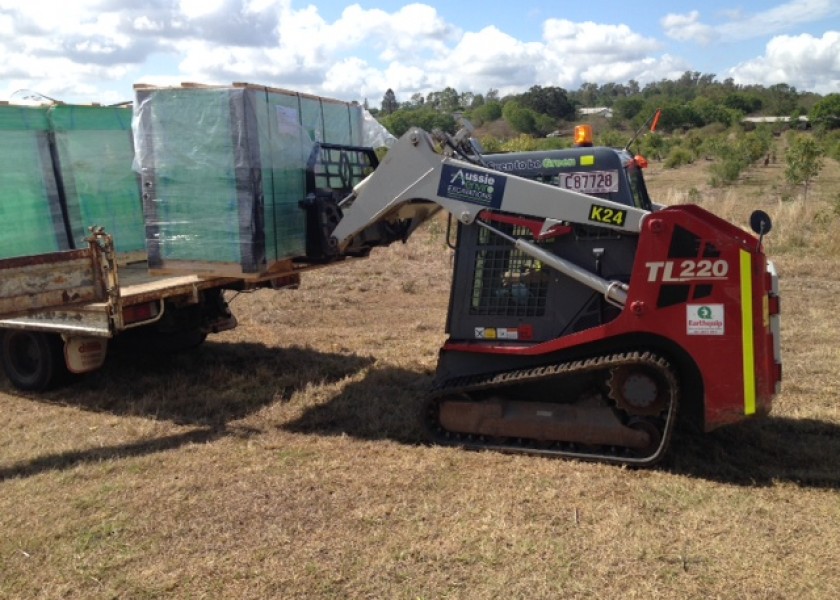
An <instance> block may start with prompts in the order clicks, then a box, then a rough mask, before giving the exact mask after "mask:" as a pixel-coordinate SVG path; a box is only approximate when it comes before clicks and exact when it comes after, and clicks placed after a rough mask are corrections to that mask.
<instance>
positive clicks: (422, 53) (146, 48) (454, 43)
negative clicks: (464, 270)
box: [0, 0, 840, 106]
mask: <svg viewBox="0 0 840 600" xmlns="http://www.w3.org/2000/svg"><path fill="white" fill-rule="evenodd" d="M687 70H690V71H699V72H702V73H714V74H715V75H716V76H717V78H718V79H719V80H721V81H722V80H723V79H726V78H728V77H731V78H733V79H734V80H735V82H736V83H741V84H752V83H756V84H761V85H773V84H775V83H788V84H790V85H793V86H794V87H796V88H797V89H799V90H801V91H814V92H817V93H820V94H827V93H834V92H840V1H838V0H787V1H776V2H774V1H773V0H770V1H765V2H757V1H755V0H749V1H745V2H737V0H736V2H734V3H733V2H720V1H718V0H706V1H705V2H697V1H696V0H695V1H683V0H673V1H671V2H668V3H655V4H654V3H651V5H648V6H646V5H643V4H642V3H640V2H627V1H626V0H625V1H622V2H617V1H612V0H608V1H601V2H557V1H555V2H548V1H545V0H520V1H517V2H512V1H509V2H500V1H498V0H485V1H482V2H477V1H472V0H467V1H458V2H456V1H452V0H448V1H446V2H441V1H429V2H418V3H409V2H399V1H387V2H386V1H383V0H378V1H362V2H358V3H352V2H346V1H342V2H340V1H336V0H329V1H317V2H313V3H306V2H301V1H298V0H149V1H147V2H142V1H138V0H73V1H68V0H64V1H57V0H27V1H26V2H21V1H20V0H0V100H3V99H9V98H11V99H13V100H14V99H19V98H21V97H24V96H26V93H25V92H20V91H19V90H31V91H34V92H37V93H40V94H43V95H46V96H50V97H53V98H57V99H60V100H64V101H67V102H102V103H111V102H119V101H124V100H131V98H132V96H133V91H132V84H134V83H137V82H143V83H151V84H157V85H171V84H177V83H180V82H183V81H192V82H200V83H216V84H226V83H231V82H233V81H247V82H252V83H259V84H265V85H272V86H276V87H285V88H290V89H295V90H300V91H306V92H311V93H316V94H321V95H325V96H332V97H337V98H341V99H344V100H359V101H362V100H364V99H368V100H369V102H370V103H371V104H372V105H373V106H377V105H378V103H379V101H380V100H381V98H382V95H383V94H384V92H385V90H386V89H387V88H389V87H390V88H392V89H394V91H395V92H396V93H397V96H398V98H399V99H401V100H404V99H408V98H409V97H411V96H412V95H413V94H418V93H419V94H423V95H425V94H427V93H429V92H430V91H436V90H440V89H443V88H444V87H446V86H451V87H454V88H455V89H457V90H458V91H460V92H464V91H472V92H475V93H484V92H486V91H487V90H488V89H491V88H493V89H498V90H500V92H501V93H502V94H505V93H515V92H518V91H524V90H526V89H527V88H528V87H530V86H532V85H543V86H546V85H558V86H561V87H564V88H566V89H570V90H574V89H578V88H579V87H580V85H581V84H583V83H585V82H592V83H599V84H603V83H608V82H617V83H625V82H627V81H629V80H630V79H634V80H636V81H638V82H640V83H641V84H645V83H647V82H650V81H655V80H659V79H663V78H668V79H674V78H677V77H679V76H680V74H682V73H683V72H684V71H687Z"/></svg>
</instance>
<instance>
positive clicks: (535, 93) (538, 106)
mask: <svg viewBox="0 0 840 600" xmlns="http://www.w3.org/2000/svg"><path fill="white" fill-rule="evenodd" d="M517 100H518V101H519V102H520V103H521V104H522V106H524V107H526V108H530V109H531V110H533V111H534V112H535V113H539V114H541V115H548V116H549V117H552V118H554V119H573V118H574V116H575V107H574V106H572V103H571V102H569V98H568V96H567V95H566V90H564V89H563V88H559V87H554V86H551V87H542V86H539V85H535V86H533V87H531V89H529V90H528V91H527V92H525V93H524V94H520V95H519V96H518V97H517Z"/></svg>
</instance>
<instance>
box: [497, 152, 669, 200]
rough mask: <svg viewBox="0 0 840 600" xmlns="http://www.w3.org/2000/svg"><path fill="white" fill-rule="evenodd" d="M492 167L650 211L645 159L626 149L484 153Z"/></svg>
mask: <svg viewBox="0 0 840 600" xmlns="http://www.w3.org/2000/svg"><path fill="white" fill-rule="evenodd" d="M484 160H485V161H486V162H487V164H489V165H490V166H491V167H493V168H494V169H498V170H499V171H503V172H505V173H510V174H512V175H518V176H519V177H526V178H528V179H533V180H536V181H540V182H542V183H548V184H550V185H555V186H557V187H561V188H564V189H569V190H573V191H576V192H581V193H583V194H589V195H591V196H596V197H598V198H603V199H605V200H612V201H613V202H618V203H620V204H626V205H627V206H635V207H636V208H641V209H644V210H651V207H652V204H653V203H652V202H651V200H650V196H648V192H647V187H646V186H645V180H644V177H643V175H642V169H643V168H644V167H645V166H646V164H647V163H646V162H645V159H644V158H642V157H634V156H632V155H631V154H630V153H629V152H628V151H626V150H622V149H617V148H605V147H598V146H596V147H577V148H567V149H562V150H544V151H538V152H512V153H509V154H487V155H485V156H484Z"/></svg>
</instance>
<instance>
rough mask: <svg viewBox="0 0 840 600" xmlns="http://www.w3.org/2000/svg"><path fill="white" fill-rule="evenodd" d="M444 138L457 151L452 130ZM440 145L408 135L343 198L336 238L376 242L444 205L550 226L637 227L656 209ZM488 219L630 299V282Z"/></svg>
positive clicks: (519, 243)
mask: <svg viewBox="0 0 840 600" xmlns="http://www.w3.org/2000/svg"><path fill="white" fill-rule="evenodd" d="M444 142H445V143H447V146H448V148H449V149H450V150H455V151H456V152H457V149H458V144H457V143H455V142H454V140H453V139H452V138H450V137H448V136H447V137H445V138H444ZM465 158H467V155H466V154H464V155H462V159H458V158H455V157H454V156H453V152H445V153H443V154H441V153H439V152H438V151H437V150H436V149H435V144H434V139H433V138H432V136H430V135H429V134H428V133H426V132H425V131H423V130H421V129H416V128H415V129H412V130H410V131H409V132H407V133H406V134H405V135H403V136H402V137H401V138H400V140H399V141H398V142H397V144H396V145H395V146H394V147H393V148H392V149H391V150H390V151H389V152H388V155H387V156H386V157H385V160H383V162H382V163H381V164H380V165H379V167H378V168H377V169H376V171H374V172H373V173H372V174H371V175H369V176H368V177H367V178H366V179H364V180H363V181H362V182H360V183H359V184H358V185H357V186H356V187H355V188H354V190H353V193H352V194H351V195H350V196H349V197H347V198H346V199H345V200H343V201H342V202H341V204H340V207H341V208H342V218H341V220H340V221H339V222H338V224H337V226H336V227H335V229H334V230H333V233H332V235H333V245H334V246H336V247H337V248H338V250H339V252H341V253H344V252H347V251H348V249H349V248H351V246H353V245H357V246H358V245H359V242H360V241H362V242H363V244H364V245H367V246H375V245H383V244H388V243H390V242H392V241H394V239H399V238H402V239H403V240H404V239H406V238H407V237H408V236H409V235H410V234H411V232H412V231H414V230H415V229H416V228H417V227H418V226H419V225H420V224H422V223H423V222H424V221H425V220H426V219H428V218H429V217H431V216H432V215H434V214H435V213H436V212H437V211H438V210H440V209H441V208H442V209H444V210H446V211H448V212H449V213H450V214H452V215H454V216H455V218H457V219H458V220H459V221H460V222H461V223H463V224H465V225H470V224H472V223H473V222H474V221H475V220H476V218H478V217H479V215H480V214H481V213H482V212H483V211H498V212H505V213H514V214H517V215H523V216H526V217H530V218H535V219H537V220H540V219H541V220H543V226H542V231H543V232H545V231H548V230H549V229H551V227H552V226H554V225H555V224H557V223H560V222H565V223H575V224H589V225H598V226H600V227H607V228H609V229H614V230H617V231H619V232H627V233H630V234H636V233H638V232H639V231H640V229H641V223H642V220H643V219H644V217H645V215H647V214H648V211H645V210H641V209H638V208H635V207H631V206H627V205H624V204H619V203H616V202H610V201H609V200H602V199H600V198H594V197H592V196H587V195H585V194H580V193H578V192H574V191H571V190H566V189H562V188H559V187H555V186H552V185H548V184H545V183H540V182H538V181H533V180H531V179H524V178H522V177H516V176H514V175H507V174H504V173H501V172H499V171H495V170H493V169H490V168H487V167H485V166H482V165H481V164H480V161H477V162H475V163H474V162H469V161H468V160H464V159H465ZM479 223H480V225H481V226H482V227H485V228H487V229H490V230H492V231H493V232H494V233H496V234H498V235H500V236H502V237H503V238H507V239H508V240H509V241H510V242H511V243H512V244H514V245H515V246H516V247H517V248H518V249H520V250H521V251H523V252H524V253H526V254H528V255H529V256H531V257H532V258H534V259H536V260H539V261H541V262H542V263H544V264H546V265H548V266H549V267H551V268H553V269H555V270H556V271H558V272H560V273H563V274H564V275H566V276H568V277H571V278H573V279H575V280H577V281H579V282H580V283H583V284H584V285H587V286H588V287H590V288H591V289H593V290H595V291H597V292H599V293H601V294H603V295H604V297H605V298H606V299H607V301H609V302H611V303H613V304H615V305H617V306H624V303H625V300H626V298H627V286H626V285H625V284H622V283H619V282H616V281H608V280H605V279H602V278H601V277H599V276H597V275H595V274H594V273H591V272H589V271H587V270H585V269H582V268H580V267H579V266H577V265H575V264H574V263H572V262H570V261H568V260H565V259H563V258H561V257H559V256H556V255H554V254H551V253H549V252H546V251H545V250H543V249H542V248H540V247H539V246H538V245H536V244H533V243H531V242H528V241H526V240H524V239H514V238H510V236H507V235H505V234H503V233H502V232H500V231H499V230H497V229H495V228H493V227H492V226H491V225H489V224H487V223H484V222H481V221H479Z"/></svg>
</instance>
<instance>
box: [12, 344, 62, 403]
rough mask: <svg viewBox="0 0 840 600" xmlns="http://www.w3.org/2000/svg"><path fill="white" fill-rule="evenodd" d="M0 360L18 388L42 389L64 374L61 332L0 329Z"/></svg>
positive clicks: (48, 386)
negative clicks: (59, 333)
mask: <svg viewBox="0 0 840 600" xmlns="http://www.w3.org/2000/svg"><path fill="white" fill-rule="evenodd" d="M0 361H2V363H3V370H4V371H5V372H6V376H7V377H8V378H9V380H10V381H11V382H12V385H14V386H15V387H16V388H18V389H19V390H25V391H30V392H42V391H44V390H47V389H49V388H51V387H53V386H54V385H56V384H57V383H58V382H59V381H60V380H61V378H62V377H63V376H65V375H66V374H67V366H66V364H65V362H64V342H63V341H62V339H61V336H59V335H58V334H54V333H43V332H40V331H20V330H16V329H7V330H5V331H0Z"/></svg>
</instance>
